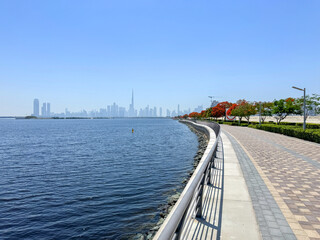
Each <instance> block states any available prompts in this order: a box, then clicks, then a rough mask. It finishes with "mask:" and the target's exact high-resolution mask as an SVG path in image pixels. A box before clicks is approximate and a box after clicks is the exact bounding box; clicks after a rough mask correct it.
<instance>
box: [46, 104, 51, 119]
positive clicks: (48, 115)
mask: <svg viewBox="0 0 320 240" xmlns="http://www.w3.org/2000/svg"><path fill="white" fill-rule="evenodd" d="M50 111H51V110H50V103H47V117H50Z"/></svg>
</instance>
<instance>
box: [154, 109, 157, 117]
mask: <svg viewBox="0 0 320 240" xmlns="http://www.w3.org/2000/svg"><path fill="white" fill-rule="evenodd" d="M153 117H157V108H156V107H154V108H153Z"/></svg>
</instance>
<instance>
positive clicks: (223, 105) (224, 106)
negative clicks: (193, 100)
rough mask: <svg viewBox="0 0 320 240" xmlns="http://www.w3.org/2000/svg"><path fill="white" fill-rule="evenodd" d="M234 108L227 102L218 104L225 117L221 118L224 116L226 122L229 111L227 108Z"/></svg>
mask: <svg viewBox="0 0 320 240" xmlns="http://www.w3.org/2000/svg"><path fill="white" fill-rule="evenodd" d="M231 106H232V103H230V102H227V101H225V102H220V103H218V104H217V106H216V107H219V108H220V109H223V115H222V116H221V117H223V116H224V118H225V119H224V120H226V117H227V116H226V110H227V108H230V107H231Z"/></svg>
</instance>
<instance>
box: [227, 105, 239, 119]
mask: <svg viewBox="0 0 320 240" xmlns="http://www.w3.org/2000/svg"><path fill="white" fill-rule="evenodd" d="M236 107H238V104H236V103H234V104H232V105H231V107H230V108H229V109H228V111H227V115H228V116H234V117H236V115H233V113H232V111H233V110H234V109H235V108H236Z"/></svg>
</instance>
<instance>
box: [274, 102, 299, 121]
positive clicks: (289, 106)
mask: <svg viewBox="0 0 320 240" xmlns="http://www.w3.org/2000/svg"><path fill="white" fill-rule="evenodd" d="M301 112H302V111H301V103H299V102H297V101H295V100H294V99H293V98H287V99H280V100H274V102H273V108H272V113H273V114H274V115H275V119H276V121H277V124H280V122H281V121H282V120H283V119H285V118H286V117H287V116H288V115H289V114H301Z"/></svg>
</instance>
